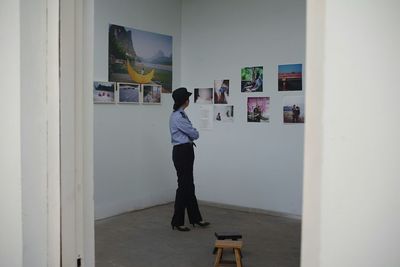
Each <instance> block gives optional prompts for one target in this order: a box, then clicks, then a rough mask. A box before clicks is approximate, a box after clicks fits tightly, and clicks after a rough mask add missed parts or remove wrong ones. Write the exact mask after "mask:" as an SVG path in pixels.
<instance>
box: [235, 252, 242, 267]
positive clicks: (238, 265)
mask: <svg viewBox="0 0 400 267" xmlns="http://www.w3.org/2000/svg"><path fill="white" fill-rule="evenodd" d="M235 259H236V267H242V258H241V257H240V250H239V249H237V248H235Z"/></svg>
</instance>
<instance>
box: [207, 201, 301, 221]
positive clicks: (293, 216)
mask: <svg viewBox="0 0 400 267" xmlns="http://www.w3.org/2000/svg"><path fill="white" fill-rule="evenodd" d="M199 203H200V204H203V205H206V206H211V207H217V208H224V209H230V210H237V211H242V212H249V213H261V214H266V215H270V216H275V217H283V218H288V219H294V220H301V215H296V214H290V213H285V212H277V211H270V210H264V209H256V208H249V207H243V206H237V205H231V204H223V203H217V202H211V201H205V200H199Z"/></svg>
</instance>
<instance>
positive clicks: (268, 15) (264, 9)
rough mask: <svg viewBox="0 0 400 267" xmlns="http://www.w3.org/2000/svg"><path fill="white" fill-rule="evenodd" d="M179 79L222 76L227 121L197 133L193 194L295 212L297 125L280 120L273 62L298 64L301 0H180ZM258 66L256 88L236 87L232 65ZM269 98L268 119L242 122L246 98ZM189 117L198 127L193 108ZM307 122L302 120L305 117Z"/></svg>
mask: <svg viewBox="0 0 400 267" xmlns="http://www.w3.org/2000/svg"><path fill="white" fill-rule="evenodd" d="M182 14H183V16H182V85H184V86H187V87H188V88H189V89H190V90H193V88H195V87H212V86H213V80H214V79H230V80H231V90H230V97H231V103H232V104H234V105H235V122H234V123H233V124H224V125H218V126H216V127H215V128H214V130H212V131H201V132H200V139H199V141H198V142H197V145H198V148H197V149H196V153H197V154H196V162H195V181H196V185H197V187H196V189H197V196H198V198H199V199H202V200H206V201H211V202H218V203H224V204H230V205H239V206H245V207H251V208H258V209H264V210H269V211H276V212H283V213H289V214H294V215H301V210H302V208H301V206H302V205H301V204H302V172H303V128H304V127H303V125H283V122H282V117H283V114H282V113H283V112H282V103H283V96H285V95H302V94H303V92H286V93H282V92H279V93H278V88H277V87H278V86H277V84H278V82H277V79H278V78H277V66H278V64H284V63H304V58H305V1H298V0H283V1H282V0H281V1H272V0H269V1H264V0H251V1H240V0H234V1H232V0H231V1H228V0H219V1H212V0H204V1H197V0H185V1H183V9H182ZM259 65H261V66H264V92H263V93H254V94H245V93H241V92H240V69H241V68H242V67H246V66H259ZM256 95H260V96H261V95H265V96H270V97H271V122H270V123H267V124H256V123H247V122H246V120H247V113H246V101H247V97H248V96H256ZM189 110H190V111H189V113H190V116H191V117H192V121H193V122H194V124H195V126H198V116H199V114H198V112H199V107H198V106H196V105H194V104H192V106H191V107H190V108H189ZM306 120H307V118H306Z"/></svg>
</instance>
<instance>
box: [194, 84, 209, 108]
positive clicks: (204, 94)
mask: <svg viewBox="0 0 400 267" xmlns="http://www.w3.org/2000/svg"><path fill="white" fill-rule="evenodd" d="M194 103H196V104H203V105H204V104H212V103H213V89H212V88H195V89H194Z"/></svg>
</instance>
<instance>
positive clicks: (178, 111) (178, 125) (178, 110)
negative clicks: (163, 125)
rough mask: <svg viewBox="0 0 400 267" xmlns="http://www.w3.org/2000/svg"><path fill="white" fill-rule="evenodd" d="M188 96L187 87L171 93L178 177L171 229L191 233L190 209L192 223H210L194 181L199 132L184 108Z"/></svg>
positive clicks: (172, 136)
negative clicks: (187, 220) (195, 144)
mask: <svg viewBox="0 0 400 267" xmlns="http://www.w3.org/2000/svg"><path fill="white" fill-rule="evenodd" d="M191 95H192V93H189V92H188V91H187V89H186V88H183V87H181V88H178V89H176V90H175V91H174V92H173V93H172V98H173V99H174V101H175V103H174V112H173V113H172V114H171V117H170V120H169V128H170V131H171V142H172V144H173V145H174V148H173V150H172V160H173V162H174V166H175V169H176V173H177V176H178V189H177V190H176V197H175V207H174V208H175V210H174V216H173V217H172V221H171V225H172V229H175V228H176V229H177V230H179V231H184V232H186V231H190V229H189V228H188V227H186V226H185V210H186V209H187V212H188V216H189V222H190V224H192V225H193V227H194V226H195V225H198V226H201V227H206V226H208V225H210V223H209V222H204V221H203V219H202V217H201V214H200V210H199V206H198V204H197V199H196V195H195V186H194V181H193V163H194V150H193V146H194V143H193V141H194V140H196V139H198V138H199V132H198V131H197V130H196V129H195V128H193V126H192V123H191V122H190V120H189V118H188V116H187V115H186V113H185V109H186V108H187V107H188V106H189V97H190V96H191Z"/></svg>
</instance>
